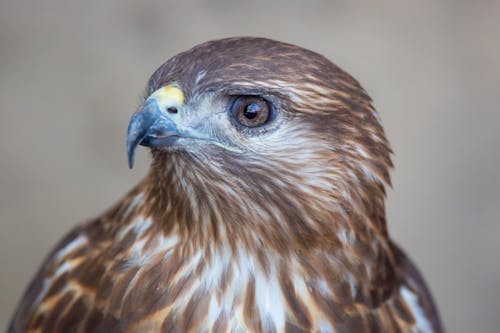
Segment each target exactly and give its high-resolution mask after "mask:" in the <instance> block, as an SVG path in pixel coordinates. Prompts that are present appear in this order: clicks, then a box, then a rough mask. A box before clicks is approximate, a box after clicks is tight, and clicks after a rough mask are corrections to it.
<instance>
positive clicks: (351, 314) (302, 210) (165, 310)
mask: <svg viewBox="0 0 500 333" xmlns="http://www.w3.org/2000/svg"><path fill="white" fill-rule="evenodd" d="M139 145H142V146H146V147H149V148H150V150H151V155H152V164H151V167H150V170H149V173H148V174H147V176H146V177H145V179H144V180H143V181H142V182H141V183H139V184H138V185H137V186H135V187H134V188H133V189H132V190H131V191H130V192H129V193H128V194H127V195H125V196H124V198H122V199H121V200H120V201H119V202H118V203H117V204H115V205H114V206H113V207H112V208H111V209H110V210H108V211H107V212H105V213H104V214H103V215H101V216H99V217H98V218H96V219H94V220H91V221H89V222H86V223H83V224H81V225H79V226H77V227H76V228H74V229H73V230H72V231H71V232H70V233H69V234H68V235H67V236H66V237H64V239H63V240H62V241H61V242H60V243H59V244H58V245H57V246H56V247H55V249H54V250H53V251H52V252H51V253H50V254H49V256H48V257H47V259H46V260H45V262H44V263H43V264H42V266H41V268H40V270H39V271H38V273H37V274H36V276H35V277H34V279H33V280H32V282H31V284H30V285H29V287H28V289H27V291H26V293H25V295H24V297H23V299H22V300H21V302H20V304H19V305H18V308H17V311H16V312H15V314H14V316H13V318H12V321H11V324H10V327H9V332H12V333H13V332H107V333H110V332H322V333H333V332H336V333H341V332H358V333H359V332H442V327H441V324H440V322H439V317H438V313H437V311H436V308H435V306H434V304H433V301H432V298H431V296H430V293H429V292H428V290H427V288H426V285H425V283H424V281H423V279H422V277H421V276H420V274H419V273H418V271H417V270H416V268H415V266H414V265H413V264H412V263H411V261H410V260H409V259H408V258H407V257H406V256H405V254H404V253H403V252H402V251H401V250H400V249H399V248H398V247H397V246H396V245H395V244H394V243H393V242H392V241H391V239H390V237H389V235H388V231H387V226H386V218H385V207H384V198H385V188H386V186H388V185H390V178H389V171H390V169H391V168H392V162H391V149H390V147H389V143H388V141H387V139H386V136H385V134H384V131H383V128H382V126H381V123H380V119H379V115H378V113H377V112H376V110H375V109H374V107H373V105H372V101H371V99H370V97H369V96H368V95H367V93H366V92H365V90H364V89H363V88H362V87H361V86H360V85H359V83H358V82H357V81H356V80H355V79H353V78H352V77H351V76H350V75H349V74H347V73H346V72H344V71H343V70H341V69H340V68H339V67H337V66H336V65H334V64H333V63H332V62H330V61H329V60H327V59H326V58H325V57H323V56H321V55H319V54H317V53H314V52H312V51H309V50H306V49H303V48H300V47H298V46H294V45H290V44H286V43H281V42H277V41H273V40H269V39H264V38H251V37H244V38H228V39H221V40H215V41H210V42H206V43H203V44H201V45H198V46H195V47H194V48H192V49H190V50H188V51H185V52H183V53H180V54H178V55H177V56H175V57H173V58H171V59H170V60H168V61H167V62H165V63H164V64H163V65H161V67H159V68H158V69H157V70H156V72H155V73H154V74H153V75H152V76H151V78H150V80H149V82H148V84H147V88H146V91H145V96H144V100H143V102H142V104H141V106H140V107H139V108H138V110H137V111H136V112H135V113H134V114H133V115H132V119H131V121H130V124H129V127H128V133H127V142H126V148H127V152H128V158H129V164H130V166H131V167H132V165H133V162H134V152H135V151H136V148H137V147H138V146H139Z"/></svg>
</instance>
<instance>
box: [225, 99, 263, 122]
mask: <svg viewBox="0 0 500 333" xmlns="http://www.w3.org/2000/svg"><path fill="white" fill-rule="evenodd" d="M271 111H272V106H271V105H270V103H269V102H268V101H266V100H265V99H263V98H262V97H259V96H239V97H238V98H236V99H235V100H234V102H233V105H232V106H231V113H232V114H233V117H234V118H235V119H236V121H237V122H238V123H239V124H241V125H243V126H246V127H257V126H261V125H264V124H265V123H266V122H268V121H269V119H270V118H271Z"/></svg>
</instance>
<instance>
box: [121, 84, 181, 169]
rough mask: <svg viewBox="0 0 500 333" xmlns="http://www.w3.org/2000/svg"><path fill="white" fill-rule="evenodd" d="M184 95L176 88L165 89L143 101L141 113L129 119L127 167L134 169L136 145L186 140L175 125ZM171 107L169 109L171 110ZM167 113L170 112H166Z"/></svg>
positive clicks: (157, 145)
mask: <svg viewBox="0 0 500 333" xmlns="http://www.w3.org/2000/svg"><path fill="white" fill-rule="evenodd" d="M183 103H184V95H183V93H182V91H181V90H180V89H179V88H178V87H177V86H172V85H169V86H166V87H162V88H160V89H158V90H157V91H155V92H154V93H153V94H151V96H150V97H149V98H148V99H146V100H145V101H144V104H143V105H142V107H141V109H140V110H139V111H138V112H136V113H134V114H133V115H132V118H131V119H130V123H129V125H128V130H127V155H128V165H129V167H130V168H132V167H133V166H134V157H135V150H136V149H137V146H138V145H141V146H146V147H163V146H171V145H173V144H174V143H175V141H177V139H178V138H179V137H189V133H187V131H186V130H181V129H180V128H179V126H178V124H177V122H178V121H179V114H178V113H177V109H178V108H180V107H182V104H183ZM171 107H173V109H171ZM167 109H168V110H174V112H169V111H167Z"/></svg>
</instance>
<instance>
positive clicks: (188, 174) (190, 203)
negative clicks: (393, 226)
mask: <svg viewBox="0 0 500 333" xmlns="http://www.w3.org/2000/svg"><path fill="white" fill-rule="evenodd" d="M197 163H200V162H199V161H189V163H183V162H182V159H179V160H178V161H177V162H176V163H170V165H168V167H165V166H166V165H167V164H165V163H161V165H160V166H155V164H154V163H153V166H152V168H151V171H150V173H149V175H148V178H147V180H146V182H145V183H144V185H143V192H144V200H143V203H144V205H145V207H143V208H145V211H146V214H147V215H148V216H150V217H151V218H152V220H153V223H154V224H155V225H156V227H157V228H158V230H159V231H160V232H162V233H164V234H165V235H167V236H168V235H174V234H175V237H176V238H177V237H178V238H179V239H180V243H181V244H184V245H185V246H186V248H190V249H199V250H204V251H206V255H207V256H210V254H213V253H221V252H227V251H230V252H231V253H241V252H242V251H243V252H244V253H246V254H247V255H248V256H252V257H255V258H257V259H258V260H259V262H260V264H261V265H262V267H263V269H264V270H265V269H266V267H265V266H266V265H269V262H270V261H269V260H268V259H266V258H271V257H273V256H276V255H278V256H280V257H282V258H287V257H295V258H299V259H300V260H301V261H302V262H303V263H308V265H310V266H311V267H310V269H311V270H312V271H315V270H320V269H326V268H325V267H321V266H324V265H327V266H328V265H329V267H328V269H329V270H330V271H331V272H335V275H336V276H338V279H339V281H344V282H345V283H348V284H352V283H354V282H353V281H355V280H363V283H364V284H365V285H366V286H367V288H368V289H367V290H365V291H364V293H366V294H367V295H369V294H370V293H372V294H373V295H378V296H377V299H381V298H383V294H384V292H385V291H384V290H385V289H384V288H382V287H381V286H383V285H384V283H385V282H386V281H389V280H390V279H391V278H392V275H393V274H394V267H393V266H394V257H393V254H392V248H391V245H390V242H389V238H388V235H387V231H386V227H385V212H384V199H383V196H384V189H383V186H380V185H379V184H372V183H369V182H366V184H363V183H361V184H362V185H361V186H358V189H359V190H358V191H356V192H351V193H349V195H346V194H345V193H344V194H337V193H323V195H321V196H319V197H315V196H306V195H304V194H303V193H302V194H301V192H300V191H304V189H303V188H302V189H300V188H299V187H298V186H295V187H293V186H291V187H286V188H281V191H278V189H277V188H276V187H275V186H272V184H271V183H269V182H263V183H253V184H251V185H249V184H246V185H245V184H239V183H237V184H230V183H228V182H227V178H229V179H235V178H234V177H227V178H225V177H220V178H217V177H213V176H210V177H209V176H208V175H207V174H204V172H207V173H208V171H206V170H205V171H203V170H204V169H203V165H197ZM374 197H375V198H377V200H373V199H372V198H374ZM259 258H260V259H259ZM299 259H298V260H299ZM334 263H336V264H334ZM370 288H371V289H370ZM373 295H372V296H373ZM372 296H370V297H371V299H373V297H372Z"/></svg>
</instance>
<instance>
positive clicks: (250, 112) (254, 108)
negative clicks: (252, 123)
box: [244, 103, 260, 119]
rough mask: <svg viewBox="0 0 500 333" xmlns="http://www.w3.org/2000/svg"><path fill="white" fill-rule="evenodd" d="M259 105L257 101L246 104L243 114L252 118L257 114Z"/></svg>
mask: <svg viewBox="0 0 500 333" xmlns="http://www.w3.org/2000/svg"><path fill="white" fill-rule="evenodd" d="M259 112H260V106H259V105H258V104H257V103H251V104H248V105H247V107H246V108H245V111H244V115H245V117H246V118H248V119H254V118H255V117H257V116H258V115H259Z"/></svg>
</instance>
